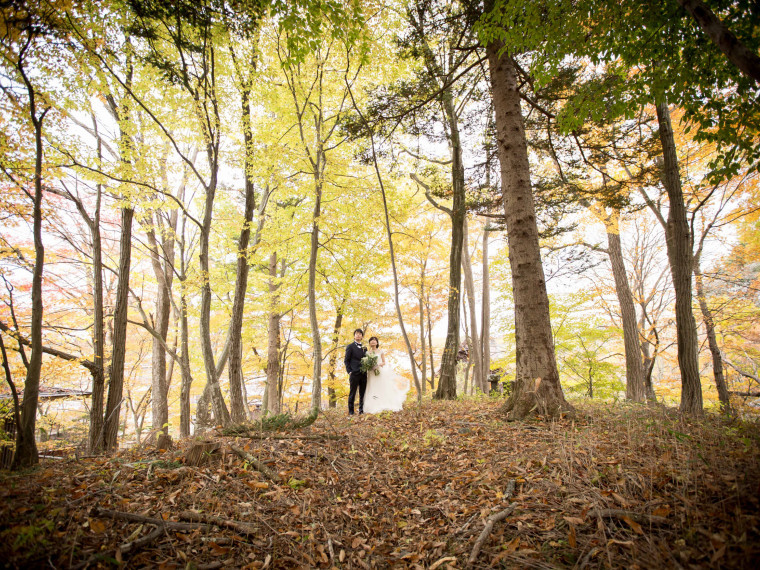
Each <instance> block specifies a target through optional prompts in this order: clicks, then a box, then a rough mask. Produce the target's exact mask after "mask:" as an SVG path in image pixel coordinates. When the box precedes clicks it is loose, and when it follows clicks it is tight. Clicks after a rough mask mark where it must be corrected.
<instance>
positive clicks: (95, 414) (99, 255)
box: [88, 119, 106, 453]
mask: <svg viewBox="0 0 760 570" xmlns="http://www.w3.org/2000/svg"><path fill="white" fill-rule="evenodd" d="M93 123H95V121H94V119H93ZM95 128H96V129H97V123H95ZM97 144H98V148H97V150H98V159H100V154H101V148H100V146H101V145H100V138H98V143H97ZM96 190H97V197H96V199H95V214H94V216H93V219H92V223H91V224H90V236H91V238H92V305H93V328H92V347H93V360H94V362H95V368H94V369H93V372H92V400H91V403H90V428H89V434H88V441H89V448H90V453H97V452H99V451H102V449H103V396H104V393H105V383H106V379H105V316H104V315H103V247H102V241H101V236H100V203H101V197H102V191H103V187H102V185H101V184H98V185H97V186H96Z"/></svg>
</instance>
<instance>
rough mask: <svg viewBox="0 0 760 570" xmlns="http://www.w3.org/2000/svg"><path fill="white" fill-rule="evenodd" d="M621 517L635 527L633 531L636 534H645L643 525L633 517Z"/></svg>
mask: <svg viewBox="0 0 760 570" xmlns="http://www.w3.org/2000/svg"><path fill="white" fill-rule="evenodd" d="M620 518H621V519H623V520H624V521H625V522H626V523H627V524H628V526H630V527H631V528H632V529H633V531H634V532H635V533H636V534H644V530H643V529H642V528H641V525H640V524H639V523H637V522H636V521H635V520H633V519H632V518H631V517H625V516H624V517H620Z"/></svg>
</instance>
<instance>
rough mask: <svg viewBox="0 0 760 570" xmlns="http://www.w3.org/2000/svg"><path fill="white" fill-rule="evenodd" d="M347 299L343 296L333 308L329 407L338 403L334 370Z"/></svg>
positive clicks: (328, 388) (328, 377)
mask: <svg viewBox="0 0 760 570" xmlns="http://www.w3.org/2000/svg"><path fill="white" fill-rule="evenodd" d="M347 301H348V299H347V298H346V297H343V299H341V300H340V303H339V304H338V306H337V307H336V308H335V325H334V326H333V336H332V348H331V350H330V362H329V364H328V368H327V379H328V380H327V394H328V398H329V400H328V402H329V403H328V405H329V407H331V408H336V407H337V405H338V401H337V398H336V396H335V384H336V383H337V380H336V376H335V370H336V368H337V363H338V343H339V342H340V330H341V328H343V310H344V308H345V306H346V302H347Z"/></svg>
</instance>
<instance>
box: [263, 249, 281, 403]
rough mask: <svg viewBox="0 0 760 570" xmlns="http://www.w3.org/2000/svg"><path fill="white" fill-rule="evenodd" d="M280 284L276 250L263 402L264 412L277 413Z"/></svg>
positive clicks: (271, 258) (272, 265)
mask: <svg viewBox="0 0 760 570" xmlns="http://www.w3.org/2000/svg"><path fill="white" fill-rule="evenodd" d="M279 287H280V284H279V283H278V281H277V252H276V251H275V252H272V254H271V255H270V256H269V294H270V295H271V298H270V301H269V327H268V337H269V342H268V343H267V390H266V397H267V400H266V402H265V408H266V412H267V413H269V414H278V413H279V412H280V387H279V383H280V318H281V315H280V310H279V307H278V305H279V296H278V295H277V289H279Z"/></svg>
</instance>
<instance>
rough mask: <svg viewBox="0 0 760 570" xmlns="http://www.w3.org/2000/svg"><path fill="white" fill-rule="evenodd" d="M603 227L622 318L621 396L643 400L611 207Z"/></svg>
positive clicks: (632, 311)
mask: <svg viewBox="0 0 760 570" xmlns="http://www.w3.org/2000/svg"><path fill="white" fill-rule="evenodd" d="M602 217H603V221H604V225H605V227H606V229H607V253H608V255H609V258H610V264H611V265H612V275H613V276H614V278H615V293H616V294H617V298H618V303H619V305H620V315H621V319H622V321H623V345H624V347H625V397H626V398H627V399H628V400H631V401H633V402H643V401H644V399H645V398H646V393H645V389H644V366H643V364H642V362H641V351H640V348H639V328H638V326H637V324H636V306H635V305H634V303H633V294H632V293H631V288H630V286H629V285H628V275H627V273H626V270H625V262H624V260H623V248H622V245H621V243H620V212H619V211H618V210H614V211H613V212H612V213H611V214H604V215H603V216H602Z"/></svg>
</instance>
